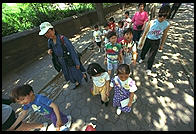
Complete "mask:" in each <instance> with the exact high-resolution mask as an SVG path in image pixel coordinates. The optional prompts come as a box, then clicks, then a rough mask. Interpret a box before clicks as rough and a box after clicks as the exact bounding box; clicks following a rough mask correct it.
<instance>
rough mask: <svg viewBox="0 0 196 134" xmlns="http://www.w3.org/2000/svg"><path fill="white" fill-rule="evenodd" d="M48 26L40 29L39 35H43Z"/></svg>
mask: <svg viewBox="0 0 196 134" xmlns="http://www.w3.org/2000/svg"><path fill="white" fill-rule="evenodd" d="M48 29H49V28H45V29H42V30H41V31H40V32H39V35H44V34H45V33H46V32H47V31H48Z"/></svg>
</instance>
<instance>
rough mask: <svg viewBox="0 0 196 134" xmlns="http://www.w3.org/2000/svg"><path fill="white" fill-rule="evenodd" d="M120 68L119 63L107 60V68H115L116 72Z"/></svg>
mask: <svg viewBox="0 0 196 134" xmlns="http://www.w3.org/2000/svg"><path fill="white" fill-rule="evenodd" d="M117 68H118V63H111V62H107V69H108V70H110V71H111V70H114V72H116V70H117Z"/></svg>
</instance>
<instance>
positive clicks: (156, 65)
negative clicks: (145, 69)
mask: <svg viewBox="0 0 196 134" xmlns="http://www.w3.org/2000/svg"><path fill="white" fill-rule="evenodd" d="M162 65H163V63H161V62H159V63H157V64H154V65H153V67H154V66H155V68H159V67H160V66H162Z"/></svg>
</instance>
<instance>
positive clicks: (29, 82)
mask: <svg viewBox="0 0 196 134" xmlns="http://www.w3.org/2000/svg"><path fill="white" fill-rule="evenodd" d="M33 81H34V80H28V81H26V82H25V83H24V84H31V83H33Z"/></svg>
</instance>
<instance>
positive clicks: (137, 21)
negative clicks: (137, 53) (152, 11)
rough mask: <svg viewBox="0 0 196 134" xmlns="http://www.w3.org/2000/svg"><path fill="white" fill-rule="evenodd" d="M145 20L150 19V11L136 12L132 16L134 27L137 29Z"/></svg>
mask: <svg viewBox="0 0 196 134" xmlns="http://www.w3.org/2000/svg"><path fill="white" fill-rule="evenodd" d="M145 21H148V13H147V12H146V11H143V12H136V13H135V15H134V16H133V18H132V22H133V29H134V30H137V27H136V26H138V25H143V24H144V22H145Z"/></svg>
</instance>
